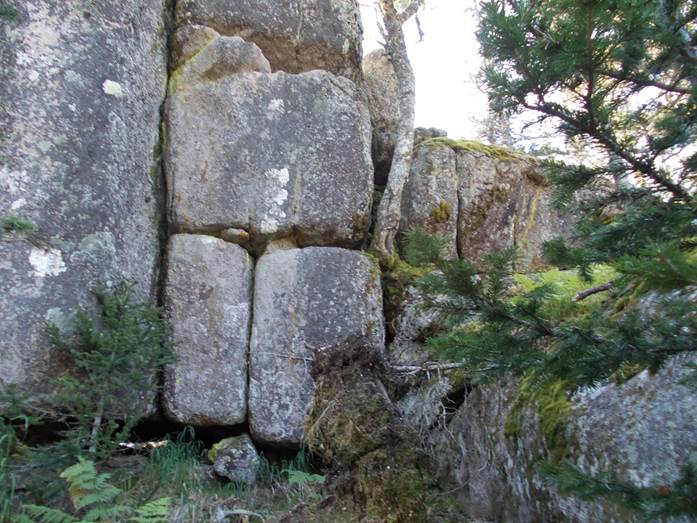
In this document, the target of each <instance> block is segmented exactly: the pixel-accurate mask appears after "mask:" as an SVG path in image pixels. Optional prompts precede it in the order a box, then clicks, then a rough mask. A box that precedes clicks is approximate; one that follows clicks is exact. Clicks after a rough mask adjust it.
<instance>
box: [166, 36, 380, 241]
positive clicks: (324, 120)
mask: <svg viewBox="0 0 697 523" xmlns="http://www.w3.org/2000/svg"><path fill="white" fill-rule="evenodd" d="M221 40H222V39H221ZM198 56H199V55H197V57H196V59H195V60H198ZM186 65H189V64H188V63H187V64H186ZM191 67H193V65H192V66H191ZM167 114H168V128H169V148H168V158H167V165H168V179H169V181H170V185H169V188H170V195H169V198H170V221H171V224H172V226H173V227H174V228H175V229H176V230H179V231H187V232H202V231H206V232H217V231H222V230H224V229H228V228H236V229H243V230H246V231H248V232H249V234H250V236H251V242H252V244H253V245H254V246H255V247H256V249H257V250H261V249H262V247H263V244H265V243H266V242H267V241H269V240H273V239H276V238H285V237H293V238H294V239H295V240H296V242H297V244H298V245H336V246H357V245H358V244H360V242H361V241H362V239H363V237H364V235H365V233H366V231H367V227H368V221H369V214H370V203H371V197H372V179H373V175H372V163H371V160H370V122H369V116H368V112H367V109H366V107H365V105H364V104H363V103H362V102H361V101H360V99H359V96H358V92H357V90H356V88H355V86H354V84H353V83H351V82H350V81H349V80H346V79H344V78H338V77H335V76H332V75H331V74H329V73H326V72H324V71H312V72H309V73H303V74H300V75H289V74H286V73H275V74H259V73H240V74H233V75H230V76H224V77H220V78H217V79H215V80H214V81H205V80H203V79H201V81H191V82H189V81H187V82H183V81H179V80H176V81H175V83H174V90H173V93H172V95H171V98H170V99H169V102H168V110H167Z"/></svg>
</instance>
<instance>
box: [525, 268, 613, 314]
mask: <svg viewBox="0 0 697 523" xmlns="http://www.w3.org/2000/svg"><path fill="white" fill-rule="evenodd" d="M590 272H591V275H592V283H591V284H589V283H588V282H587V281H584V280H583V279H582V278H581V277H580V276H579V274H578V272H577V271H570V270H566V271H565V270H560V269H556V268H553V269H549V270H546V271H542V272H537V273H533V274H515V275H514V276H513V279H514V281H515V283H516V285H517V288H515V289H514V292H515V293H518V294H519V293H529V292H532V291H534V290H535V289H536V288H538V287H541V286H551V288H552V289H553V291H554V293H553V295H551V296H550V297H548V298H547V299H546V300H545V302H544V304H543V305H542V308H541V309H540V312H541V313H542V314H544V315H545V316H546V317H548V318H550V319H552V320H554V321H564V320H576V319H580V318H583V317H585V316H588V315H589V314H591V313H593V312H595V311H597V310H599V309H600V308H601V306H602V304H603V302H604V301H605V300H606V299H607V294H605V293H598V294H594V295H592V296H589V297H588V298H586V299H584V300H581V301H574V297H575V296H576V295H577V294H578V293H579V292H582V291H584V290H586V289H588V288H589V287H592V286H594V285H602V284H604V283H607V282H609V281H611V280H613V279H614V278H615V277H616V272H615V271H614V270H613V269H612V268H611V267H609V266H606V265H596V266H594V267H593V268H592V269H591V271H590ZM518 291H519V292H518ZM515 299H516V298H514V300H515Z"/></svg>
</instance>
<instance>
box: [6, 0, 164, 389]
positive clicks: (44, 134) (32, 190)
mask: <svg viewBox="0 0 697 523" xmlns="http://www.w3.org/2000/svg"><path fill="white" fill-rule="evenodd" d="M12 4H14V5H17V6H18V11H19V17H18V20H16V21H11V20H5V19H2V20H0V135H1V138H2V141H0V157H1V159H0V218H3V217H7V216H9V215H15V216H18V217H20V218H23V219H26V220H29V221H31V222H32V223H33V224H34V225H35V227H36V232H35V233H33V234H31V235H30V236H29V237H27V236H22V235H17V234H9V235H5V237H4V238H3V240H2V241H0V311H1V312H0V317H1V319H0V382H2V383H5V384H8V383H15V384H17V385H18V386H19V388H20V390H23V391H31V392H33V393H37V392H50V378H51V376H52V375H55V365H56V362H55V361H53V360H52V359H51V358H50V356H49V351H48V348H47V343H46V340H45V339H44V336H43V329H44V322H45V321H47V320H48V321H52V322H55V323H57V324H59V325H65V324H66V322H67V321H68V320H69V317H70V315H71V314H72V313H74V311H75V310H76V309H77V307H78V306H89V305H92V304H93V303H94V300H93V298H92V296H91V295H90V289H91V288H92V287H93V285H94V284H96V283H104V284H107V285H108V284H116V283H118V282H121V281H123V280H132V281H133V282H135V288H134V290H135V299H137V300H139V301H148V300H151V299H154V297H155V290H156V286H155V284H156V280H157V262H158V253H159V244H158V238H157V235H158V225H159V221H160V217H159V213H158V208H159V206H158V195H157V194H156V191H157V188H158V187H157V184H158V178H159V164H158V154H159V152H158V147H159V123H160V107H161V104H162V102H163V100H164V96H165V85H166V81H167V73H166V38H167V33H166V30H165V25H164V15H165V13H164V1H163V0H100V1H99V2H84V1H82V0H31V1H24V2H12Z"/></svg>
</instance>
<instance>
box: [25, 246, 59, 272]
mask: <svg viewBox="0 0 697 523" xmlns="http://www.w3.org/2000/svg"><path fill="white" fill-rule="evenodd" d="M29 264H30V265H31V266H32V268H33V269H34V275H35V276H36V277H38V278H45V277H46V276H58V275H59V274H60V273H62V272H65V270H66V268H65V263H64V262H63V255H62V254H61V252H60V251H59V250H58V249H49V250H43V249H37V248H33V249H32V250H31V252H30V253H29Z"/></svg>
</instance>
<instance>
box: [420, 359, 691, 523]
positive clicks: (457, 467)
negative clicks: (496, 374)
mask: <svg viewBox="0 0 697 523" xmlns="http://www.w3.org/2000/svg"><path fill="white" fill-rule="evenodd" d="M686 362H687V360H686V359H684V358H677V359H674V360H673V361H672V362H670V363H669V364H668V365H667V366H666V367H665V368H664V369H663V370H661V371H659V372H658V373H657V374H656V375H654V376H651V375H649V374H648V372H643V373H641V374H639V375H637V376H635V377H634V378H632V379H631V380H629V381H628V382H627V383H625V384H623V385H614V384H609V385H604V386H601V387H598V388H597V389H593V390H586V391H583V392H581V393H579V394H577V395H576V396H574V397H573V398H572V400H571V403H570V410H569V413H568V416H569V417H568V422H567V424H566V436H565V438H564V439H561V440H560V441H566V443H567V445H568V448H565V449H560V448H549V446H548V442H547V441H545V439H544V436H543V435H542V434H541V429H540V426H539V419H540V418H539V414H538V409H537V408H536V407H535V405H534V404H531V405H529V406H528V408H526V409H524V410H523V411H520V412H519V417H518V422H517V423H519V426H518V427H517V430H515V434H513V435H511V434H510V433H511V428H510V423H509V425H508V427H506V422H507V420H510V416H511V415H512V411H513V409H514V406H515V398H516V387H514V386H512V385H509V386H500V385H496V386H486V387H476V388H474V389H473V391H472V392H471V393H470V394H469V395H468V397H467V399H466V400H465V403H464V404H463V405H462V407H460V408H459V409H458V411H457V412H456V413H455V415H454V416H453V418H452V419H451V420H450V421H449V422H448V424H447V425H446V426H444V427H443V428H442V429H441V430H439V431H436V432H434V433H433V434H432V435H431V439H430V441H429V444H430V445H431V453H432V455H433V456H436V457H438V459H439V462H440V473H441V474H442V475H443V476H445V477H448V478H449V479H450V480H451V481H452V482H454V483H455V484H456V485H457V486H458V492H459V493H460V494H459V498H460V501H461V502H462V506H463V507H464V508H465V510H466V511H467V514H468V515H469V516H470V517H474V518H483V519H487V520H492V521H520V522H523V523H525V522H533V521H570V522H577V523H591V522H596V521H631V518H630V517H629V516H628V515H627V514H626V513H624V514H622V513H619V512H618V510H617V507H616V506H613V505H610V504H603V503H590V502H584V501H580V500H578V499H576V498H570V497H569V498H563V497H561V496H559V495H558V494H557V493H556V492H555V491H554V489H553V488H551V487H549V486H547V484H546V482H545V481H543V478H542V477H541V476H540V475H539V473H538V472H537V469H536V468H535V464H536V462H537V461H538V460H540V459H552V457H553V456H554V455H555V454H556V455H557V456H560V455H562V454H565V455H566V456H567V457H568V458H569V459H571V460H572V461H573V462H575V463H576V464H577V465H578V466H580V467H581V468H583V469H584V470H585V471H587V472H589V473H597V472H600V471H611V472H612V473H614V474H616V475H617V476H618V477H619V479H621V480H624V481H628V482H631V483H634V484H636V485H639V486H653V487H657V486H661V485H670V484H672V483H674V482H675V481H676V480H677V479H678V478H679V477H680V475H681V472H682V470H681V469H682V466H683V465H684V464H685V463H686V461H687V459H688V457H689V455H690V453H691V452H694V449H695V448H697V399H696V398H695V395H694V394H693V393H692V391H691V390H690V389H688V388H686V386H685V385H681V384H680V381H681V379H682V378H683V377H684V376H685V374H686V369H685V367H684V365H685V363H686ZM549 421H550V420H549V419H547V420H546V423H549ZM507 429H508V430H507ZM506 433H508V434H509V435H508V436H507V435H506ZM453 436H454V437H453ZM500 500H506V502H505V503H500Z"/></svg>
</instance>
